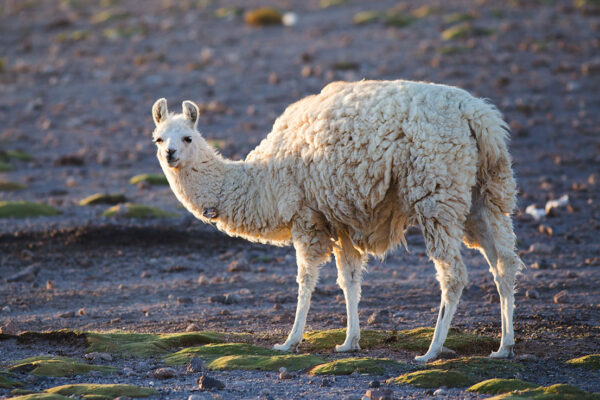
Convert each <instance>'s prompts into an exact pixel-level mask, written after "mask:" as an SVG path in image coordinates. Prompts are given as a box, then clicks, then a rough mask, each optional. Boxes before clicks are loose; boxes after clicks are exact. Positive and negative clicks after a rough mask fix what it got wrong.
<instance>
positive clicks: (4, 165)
mask: <svg viewBox="0 0 600 400" xmlns="http://www.w3.org/2000/svg"><path fill="white" fill-rule="evenodd" d="M14 169H15V167H13V165H12V164H11V163H9V162H6V161H0V172H10V171H12V170H14Z"/></svg>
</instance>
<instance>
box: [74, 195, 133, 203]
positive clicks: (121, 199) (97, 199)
mask: <svg viewBox="0 0 600 400" xmlns="http://www.w3.org/2000/svg"><path fill="white" fill-rule="evenodd" d="M126 201H127V198H126V197H125V196H124V195H122V194H120V193H116V194H109V193H96V194H93V195H91V196H88V197H86V198H85V199H83V200H81V201H80V202H79V205H80V206H92V205H95V204H119V203H125V202H126Z"/></svg>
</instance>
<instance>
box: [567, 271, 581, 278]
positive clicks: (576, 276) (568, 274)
mask: <svg viewBox="0 0 600 400" xmlns="http://www.w3.org/2000/svg"><path fill="white" fill-rule="evenodd" d="M566 277H567V278H569V279H573V278H578V275H577V273H575V272H573V271H568V272H567V275H566Z"/></svg>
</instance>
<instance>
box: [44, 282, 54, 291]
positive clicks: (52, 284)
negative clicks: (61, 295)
mask: <svg viewBox="0 0 600 400" xmlns="http://www.w3.org/2000/svg"><path fill="white" fill-rule="evenodd" d="M52 289H56V282H55V281H49V280H48V281H46V290H52Z"/></svg>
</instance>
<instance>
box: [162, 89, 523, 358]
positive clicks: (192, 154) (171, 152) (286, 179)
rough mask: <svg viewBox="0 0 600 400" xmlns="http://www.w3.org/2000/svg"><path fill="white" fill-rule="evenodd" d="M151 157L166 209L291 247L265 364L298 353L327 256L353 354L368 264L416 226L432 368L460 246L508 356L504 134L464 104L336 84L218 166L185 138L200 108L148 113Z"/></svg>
mask: <svg viewBox="0 0 600 400" xmlns="http://www.w3.org/2000/svg"><path fill="white" fill-rule="evenodd" d="M152 115H153V119H154V122H155V124H156V128H155V130H154V133H153V138H154V142H155V143H156V144H157V157H158V160H159V162H160V165H161V167H162V169H163V171H164V173H165V175H166V177H167V179H168V181H169V184H170V186H171V189H172V190H173V192H174V193H175V195H176V196H177V199H178V200H179V201H180V202H181V203H182V204H183V205H184V206H185V207H186V208H187V209H188V210H189V211H190V212H191V213H192V214H193V215H194V216H196V217H197V218H198V219H200V220H202V221H203V222H205V223H211V224H215V225H216V227H217V228H218V229H220V230H221V231H223V232H225V233H227V234H229V235H232V236H239V237H243V238H246V239H248V240H251V241H258V242H262V243H270V244H274V245H280V246H282V245H289V244H292V245H293V246H294V248H295V251H296V260H297V267H298V275H297V282H298V303H297V309H296V316H295V320H294V324H293V327H292V330H291V332H290V334H289V336H288V337H287V340H285V342H284V343H283V344H277V345H275V346H274V348H275V349H277V350H282V351H290V350H296V349H297V346H298V344H300V342H301V340H302V337H303V333H304V328H305V324H306V317H307V313H308V310H309V307H310V300H311V294H312V292H313V290H314V288H315V285H316V284H317V280H318V275H319V268H320V266H321V265H322V264H324V263H325V262H326V261H328V260H329V259H330V256H331V254H332V253H333V255H334V256H335V261H336V266H337V270H338V279H337V283H338V284H339V286H340V287H341V289H342V290H343V293H344V297H345V300H346V311H347V314H348V320H347V321H348V322H347V329H346V339H345V341H344V343H343V344H341V345H337V346H336V348H335V350H336V351H338V352H343V351H354V350H359V349H360V346H359V339H360V327H359V318H358V303H359V301H360V296H361V280H362V272H363V268H364V266H365V264H366V262H367V257H368V256H369V255H374V256H378V257H383V256H384V255H385V253H386V252H388V251H390V250H392V249H394V248H395V247H397V246H398V245H399V244H404V246H406V241H405V239H404V232H405V231H406V229H407V227H409V226H412V225H418V226H420V228H421V231H422V232H423V235H424V238H425V243H426V250H427V254H428V256H429V258H430V259H432V261H433V262H434V264H435V268H436V272H437V274H436V277H437V279H438V281H439V283H440V287H441V304H440V309H439V314H438V319H437V324H436V327H435V331H434V335H433V339H432V342H431V345H430V347H429V350H428V351H427V353H426V354H424V355H422V356H420V357H416V360H417V361H420V362H427V361H430V360H433V359H435V358H436V357H437V356H438V354H439V353H440V352H441V350H442V346H443V344H444V341H445V340H446V336H447V334H448V329H449V327H450V323H451V321H452V317H453V316H454V313H455V311H456V308H457V305H458V302H459V298H460V296H461V294H462V291H463V288H464V286H465V283H466V282H467V270H466V268H465V265H464V264H463V261H462V259H461V255H460V247H461V242H463V243H465V244H466V245H467V246H469V247H472V248H477V249H479V250H480V251H481V253H482V254H483V256H484V257H485V259H486V260H487V262H488V263H489V266H490V270H491V272H492V274H493V277H494V281H495V283H496V286H497V289H498V292H499V294H500V304H501V320H502V339H501V343H500V348H499V350H498V351H496V352H493V353H492V354H491V355H490V356H491V357H497V358H503V357H510V356H512V355H513V346H514V332H513V321H512V318H513V308H514V285H515V279H516V274H517V272H518V271H519V269H520V268H521V266H522V262H521V260H520V259H519V258H518V256H517V254H516V253H515V235H514V233H513V227H512V221H511V217H510V214H511V212H512V211H513V209H514V207H515V198H516V188H515V180H514V178H513V173H512V170H511V158H510V155H509V154H508V150H507V144H506V142H507V136H508V133H507V125H506V123H505V122H504V121H503V120H502V117H501V115H500V113H499V112H498V111H497V109H496V108H495V107H494V106H492V105H491V104H489V103H487V102H485V101H483V100H481V99H477V98H475V97H473V96H471V95H470V94H468V93H467V92H466V91H464V90H461V89H458V88H454V87H449V86H444V85H436V84H430V83H422V82H411V81H401V80H398V81H361V82H353V83H350V82H334V83H331V84H329V85H327V86H326V87H325V88H324V89H323V90H322V91H321V93H320V94H317V95H312V96H308V97H306V98H304V99H302V100H300V101H298V102H296V103H294V104H292V105H291V106H289V107H288V108H287V109H286V110H285V111H284V113H283V114H282V115H281V116H280V117H279V118H278V119H277V120H276V121H275V123H274V125H273V129H272V131H271V132H270V133H269V135H268V136H267V137H266V138H265V139H264V140H263V141H262V142H261V143H260V144H259V146H258V147H256V148H255V149H254V150H253V151H252V152H250V153H249V154H248V156H247V157H246V159H245V160H244V161H230V160H226V159H224V158H222V157H221V156H220V155H219V154H218V153H217V152H215V150H214V149H213V148H211V146H209V145H208V144H207V143H206V141H205V140H204V139H203V138H202V136H201V134H200V133H199V131H198V130H197V124H198V107H197V106H196V105H195V104H194V103H193V102H191V101H184V102H183V113H182V114H171V113H169V111H168V109H167V102H166V100H165V99H159V100H157V101H156V103H155V104H154V106H153V107H152Z"/></svg>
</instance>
